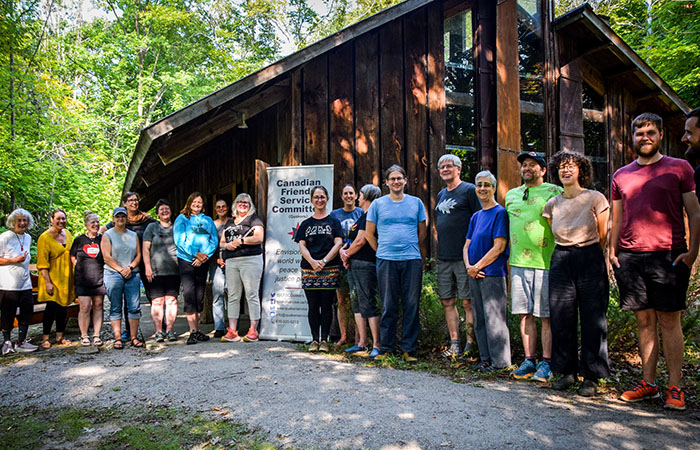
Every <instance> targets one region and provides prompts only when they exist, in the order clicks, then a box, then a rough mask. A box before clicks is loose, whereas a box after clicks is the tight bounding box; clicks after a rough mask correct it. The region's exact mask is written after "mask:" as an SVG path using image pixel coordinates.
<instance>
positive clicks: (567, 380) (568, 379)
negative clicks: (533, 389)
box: [552, 373, 576, 391]
mask: <svg viewBox="0 0 700 450" xmlns="http://www.w3.org/2000/svg"><path fill="white" fill-rule="evenodd" d="M575 382H576V377H575V376H574V374H572V373H570V374H568V375H564V376H563V377H561V378H559V379H558V380H557V381H555V382H554V383H552V389H554V390H556V391H565V390H567V389H569V388H570V387H571V386H573V385H574V383H575Z"/></svg>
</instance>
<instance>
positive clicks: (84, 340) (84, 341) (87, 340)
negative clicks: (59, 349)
mask: <svg viewBox="0 0 700 450" xmlns="http://www.w3.org/2000/svg"><path fill="white" fill-rule="evenodd" d="M80 345H82V346H83V347H90V345H92V344H91V343H90V338H89V337H88V336H80Z"/></svg>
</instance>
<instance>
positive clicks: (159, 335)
mask: <svg viewBox="0 0 700 450" xmlns="http://www.w3.org/2000/svg"><path fill="white" fill-rule="evenodd" d="M153 337H154V338H155V340H156V342H165V334H163V332H162V331H159V332H157V333H156V334H155V336H153Z"/></svg>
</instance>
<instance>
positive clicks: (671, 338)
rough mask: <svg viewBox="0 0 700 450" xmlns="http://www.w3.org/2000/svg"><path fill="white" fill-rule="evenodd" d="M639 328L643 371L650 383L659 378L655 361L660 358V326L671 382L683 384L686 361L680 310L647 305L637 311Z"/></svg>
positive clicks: (635, 313) (672, 384) (672, 383)
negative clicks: (659, 308)
mask: <svg viewBox="0 0 700 450" xmlns="http://www.w3.org/2000/svg"><path fill="white" fill-rule="evenodd" d="M634 315H635V316H636V317H637V328H638V331H639V355H640V356H641V358H642V373H643V377H644V381H646V382H647V383H655V382H656V365H657V363H658V361H659V334H658V331H657V324H658V325H660V328H661V336H662V338H663V344H664V357H665V359H666V368H667V370H668V384H669V386H680V382H681V368H682V365H683V350H684V342H683V330H682V328H681V313H680V311H675V312H663V311H655V310H653V309H644V310H641V311H635V312H634Z"/></svg>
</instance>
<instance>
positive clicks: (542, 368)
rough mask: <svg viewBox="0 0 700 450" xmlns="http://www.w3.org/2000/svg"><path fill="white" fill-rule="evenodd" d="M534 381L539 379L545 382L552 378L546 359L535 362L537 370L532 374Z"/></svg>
mask: <svg viewBox="0 0 700 450" xmlns="http://www.w3.org/2000/svg"><path fill="white" fill-rule="evenodd" d="M532 379H533V380H535V381H541V382H542V383H546V382H547V381H551V380H552V369H550V368H549V363H548V362H547V361H540V362H538V363H537V371H536V372H535V374H534V375H533V376H532Z"/></svg>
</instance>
